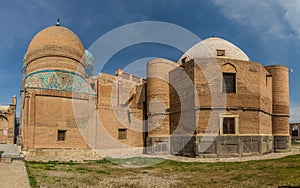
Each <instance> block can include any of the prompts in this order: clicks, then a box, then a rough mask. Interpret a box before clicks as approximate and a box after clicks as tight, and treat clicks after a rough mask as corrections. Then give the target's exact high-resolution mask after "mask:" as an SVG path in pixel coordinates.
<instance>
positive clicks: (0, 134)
mask: <svg viewBox="0 0 300 188" xmlns="http://www.w3.org/2000/svg"><path fill="white" fill-rule="evenodd" d="M16 105H17V98H16V97H15V96H13V98H12V101H11V103H10V104H9V105H7V106H0V144H14V143H15V139H16V135H17V134H15V133H16V131H17V129H18V127H17V123H16Z"/></svg>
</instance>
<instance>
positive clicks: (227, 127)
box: [222, 117, 236, 134]
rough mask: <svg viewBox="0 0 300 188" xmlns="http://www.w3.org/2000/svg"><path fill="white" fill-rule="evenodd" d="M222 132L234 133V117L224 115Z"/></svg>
mask: <svg viewBox="0 0 300 188" xmlns="http://www.w3.org/2000/svg"><path fill="white" fill-rule="evenodd" d="M222 129H223V134H235V133H236V130H235V118H234V117H225V118H223V127H222Z"/></svg>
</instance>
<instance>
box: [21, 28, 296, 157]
mask: <svg viewBox="0 0 300 188" xmlns="http://www.w3.org/2000/svg"><path fill="white" fill-rule="evenodd" d="M93 61H94V60H93V57H92V54H91V53H90V52H88V51H86V50H85V49H84V47H83V45H82V43H81V41H80V39H79V38H78V37H77V36H76V35H75V34H74V33H73V32H72V31H70V30H69V29H67V28H65V27H63V26H60V25H56V26H51V27H48V28H46V29H44V30H42V31H40V32H39V33H38V34H37V35H36V36H35V37H34V38H33V39H32V41H31V42H30V44H29V47H28V50H27V52H26V54H25V57H24V60H23V81H22V90H21V121H22V140H23V150H24V151H25V152H27V153H28V155H31V156H38V155H48V154H49V153H50V154H53V155H59V154H62V153H63V154H67V153H68V155H72V154H74V153H78V152H79V153H82V154H83V155H84V154H86V155H89V154H91V151H98V153H99V154H100V155H110V154H112V153H114V152H117V153H118V152H125V153H126V152H129V150H131V151H132V150H134V151H135V152H138V153H148V154H174V155H176V154H178V155H184V156H193V157H194V156H205V155H210V156H244V155H257V154H267V153H270V152H273V151H286V150H289V148H290V136H289V88H288V86H289V83H288V72H289V71H288V68H287V67H284V66H281V65H272V66H267V67H264V66H262V65H261V64H260V63H257V62H252V61H251V60H250V59H249V58H248V56H247V55H246V54H245V53H244V52H243V51H242V50H240V49H239V48H238V47H236V46H235V45H233V44H232V43H230V42H228V41H226V40H224V39H221V38H218V37H211V38H208V39H205V40H203V41H201V42H200V43H198V44H196V45H195V46H193V47H192V48H190V49H189V50H188V51H187V52H186V53H185V54H184V55H183V56H182V57H181V58H180V59H179V60H178V62H173V61H170V60H167V59H154V60H152V61H150V62H149V63H148V64H147V76H146V78H144V79H143V78H140V77H137V76H135V75H132V74H129V73H126V72H124V71H122V70H120V69H118V70H117V71H116V74H115V75H110V74H105V73H100V74H99V75H97V76H93V66H94V62H93ZM47 153H48V154H47ZM50 154H49V155H50Z"/></svg>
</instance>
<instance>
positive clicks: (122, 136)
mask: <svg viewBox="0 0 300 188" xmlns="http://www.w3.org/2000/svg"><path fill="white" fill-rule="evenodd" d="M118 133H119V135H118V138H119V140H126V139H127V129H119V132H118Z"/></svg>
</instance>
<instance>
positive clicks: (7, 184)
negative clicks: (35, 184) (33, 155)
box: [0, 161, 30, 188]
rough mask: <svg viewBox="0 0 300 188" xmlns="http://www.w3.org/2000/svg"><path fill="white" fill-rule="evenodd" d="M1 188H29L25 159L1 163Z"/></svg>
mask: <svg viewBox="0 0 300 188" xmlns="http://www.w3.org/2000/svg"><path fill="white" fill-rule="evenodd" d="M0 187H1V188H29V187H30V186H29V182H28V178H27V172H26V168H25V164H24V162H23V161H13V162H12V163H4V162H1V163H0Z"/></svg>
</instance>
